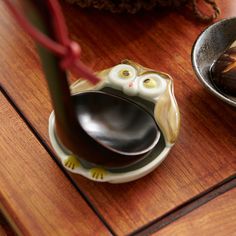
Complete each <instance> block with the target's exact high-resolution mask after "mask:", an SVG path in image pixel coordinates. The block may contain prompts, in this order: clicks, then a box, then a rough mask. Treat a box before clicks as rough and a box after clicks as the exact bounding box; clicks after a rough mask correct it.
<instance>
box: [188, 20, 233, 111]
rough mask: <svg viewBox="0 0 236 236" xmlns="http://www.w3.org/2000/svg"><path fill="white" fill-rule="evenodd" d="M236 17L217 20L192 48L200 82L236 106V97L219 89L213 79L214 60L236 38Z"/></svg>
mask: <svg viewBox="0 0 236 236" xmlns="http://www.w3.org/2000/svg"><path fill="white" fill-rule="evenodd" d="M235 29H236V17H234V18H229V19H224V20H221V21H218V22H216V23H215V24H213V25H211V26H209V27H208V28H207V29H205V30H204V31H203V32H202V33H201V34H200V36H199V37H198V38H197V40H196V42H195V44H194V46H193V49H192V65H193V69H194V71H195V73H196V75H197V79H198V80H199V82H200V83H201V84H202V85H203V86H204V87H205V88H206V89H207V90H208V91H209V92H210V93H212V94H213V95H215V96H216V97H218V98H220V99H221V100H223V101H224V102H226V103H228V104H230V105H232V106H235V107H236V98H235V97H232V96H228V95H226V94H224V93H222V92H221V91H219V90H218V89H217V88H216V87H215V86H214V84H213V83H212V81H211V78H210V73H209V71H210V68H211V66H212V64H213V63H214V61H216V60H217V59H218V58H219V56H220V55H221V54H222V53H223V52H224V51H225V50H226V49H227V48H228V47H229V46H230V45H231V44H232V43H233V42H234V41H235V40H236V30H235Z"/></svg>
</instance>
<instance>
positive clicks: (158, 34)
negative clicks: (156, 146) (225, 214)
mask: <svg viewBox="0 0 236 236" xmlns="http://www.w3.org/2000/svg"><path fill="white" fill-rule="evenodd" d="M219 5H220V6H221V8H222V17H230V16H234V15H235V12H236V2H235V1H234V0H229V1H227V2H223V1H219ZM0 10H1V12H2V14H1V16H0V20H1V24H0V55H1V56H0V67H1V76H0V83H1V85H2V86H3V88H4V89H5V90H6V92H7V93H8V94H9V95H10V97H11V98H12V99H13V101H14V102H15V103H16V105H17V106H18V107H19V109H20V110H21V111H22V113H23V114H24V115H25V117H26V118H27V119H28V120H29V122H30V123H31V124H32V126H33V127H34V128H35V130H36V131H37V132H38V133H39V134H40V136H41V137H42V139H43V140H44V141H45V142H46V143H47V144H48V145H50V144H49V139H48V133H47V122H48V116H49V114H50V112H51V109H52V108H51V105H50V99H49V95H48V92H47V86H46V83H45V81H44V79H43V75H42V72H41V69H40V65H39V61H38V58H37V55H36V53H35V51H34V46H33V43H32V40H31V39H29V38H28V37H27V36H26V35H25V34H24V33H23V32H22V31H21V30H20V29H19V27H18V26H16V23H15V22H14V21H13V20H12V19H11V17H10V16H9V15H8V14H7V12H6V10H5V8H4V6H3V4H2V3H0ZM63 10H64V13H65V16H66V20H67V23H68V26H69V29H70V32H71V36H72V38H74V39H75V40H77V41H79V43H80V44H81V47H82V49H83V53H82V60H83V61H84V62H85V63H87V64H88V65H90V66H91V67H92V68H93V69H94V70H101V69H103V68H106V67H110V66H113V65H115V64H117V63H119V62H120V61H121V60H122V59H124V58H129V59H132V60H134V61H137V62H138V63H140V64H142V65H144V66H148V67H151V68H153V69H156V70H160V71H164V72H168V73H169V74H171V75H172V76H173V78H174V83H175V94H176V98H177V101H178V103H179V106H180V111H181V115H182V124H181V131H180V137H179V139H178V141H177V143H176V146H175V147H174V149H173V150H172V151H171V153H170V155H169V157H168V158H167V159H166V161H165V162H164V163H163V164H162V165H161V166H160V167H159V168H158V169H157V170H156V171H154V172H153V173H152V174H150V175H148V176H147V177H145V178H143V179H141V180H139V181H135V182H133V183H129V184H123V185H110V184H98V183H93V182H91V181H88V180H86V179H84V178H82V177H80V176H76V177H75V176H72V177H73V178H74V180H75V182H76V184H77V185H78V186H79V188H80V189H81V190H82V191H83V192H84V193H85V194H86V195H87V196H88V198H89V199H90V201H91V202H92V204H93V205H94V206H95V207H96V208H97V209H98V211H99V212H100V213H101V215H102V216H103V217H104V219H105V220H106V221H107V222H108V223H109V224H110V225H111V226H112V228H113V229H114V230H115V232H116V233H117V234H120V235H122V234H127V233H130V232H132V231H133V230H135V229H137V228H139V227H141V226H143V225H145V224H147V223H149V222H151V221H153V220H154V219H156V218H158V217H160V216H162V215H164V214H165V213H166V212H169V211H171V210H172V209H174V208H176V207H177V206H178V205H180V204H182V203H184V202H186V201H187V200H189V199H190V198H192V197H194V196H196V195H197V194H199V193H201V192H202V191H205V190H206V189H208V188H209V187H211V186H212V185H215V184H216V183H218V182H220V181H222V180H223V179H225V178H226V177H228V176H230V175H232V174H233V173H235V171H236V159H235V153H236V146H235V143H236V124H235V120H236V113H235V110H234V109H233V108H231V107H229V106H228V105H226V104H224V103H222V102H221V101H219V100H217V99H216V98H215V97H213V96H211V95H209V94H208V93H207V92H206V91H205V90H204V89H203V88H202V87H201V85H199V83H198V82H197V81H196V79H195V75H194V73H193V71H192V67H191V61H190V54H191V48H192V45H193V42H194V41H195V39H196V37H197V36H198V34H199V33H200V32H201V31H202V29H203V28H204V27H206V25H202V24H199V23H196V22H194V21H192V18H191V17H189V15H188V14H185V11H182V12H177V13H176V12H167V11H166V12H165V11H163V12H158V11H152V12H149V13H140V14H138V15H134V16H133V15H128V16H127V15H123V14H122V15H113V14H110V13H107V12H100V11H96V10H81V9H79V8H77V7H73V6H70V5H68V4H65V3H63ZM75 79H76V78H73V77H72V78H71V81H75Z"/></svg>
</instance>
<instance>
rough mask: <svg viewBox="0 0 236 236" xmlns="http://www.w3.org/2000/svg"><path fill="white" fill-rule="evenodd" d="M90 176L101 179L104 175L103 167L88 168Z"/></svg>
mask: <svg viewBox="0 0 236 236" xmlns="http://www.w3.org/2000/svg"><path fill="white" fill-rule="evenodd" d="M90 173H91V177H92V178H93V179H101V180H103V178H104V176H105V175H106V171H105V169H103V168H92V169H91V170H90Z"/></svg>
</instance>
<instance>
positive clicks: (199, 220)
mask: <svg viewBox="0 0 236 236" xmlns="http://www.w3.org/2000/svg"><path fill="white" fill-rule="evenodd" d="M235 212H236V188H234V189H233V190H230V191H228V192H226V193H224V194H223V195H221V196H219V197H217V198H215V199H213V200H212V201H210V202H208V204H206V205H203V206H202V207H200V208H198V209H196V210H194V211H193V212H191V213H190V214H188V215H186V216H184V217H182V218H181V219H179V220H177V221H175V222H174V223H172V224H170V225H169V226H167V227H166V228H163V229H162V230H160V231H158V232H157V233H156V234H153V235H157V236H171V235H176V236H188V235H189V236H190V235H202V236H208V235H214V236H228V235H231V236H233V235H236V224H235V222H236V214H235Z"/></svg>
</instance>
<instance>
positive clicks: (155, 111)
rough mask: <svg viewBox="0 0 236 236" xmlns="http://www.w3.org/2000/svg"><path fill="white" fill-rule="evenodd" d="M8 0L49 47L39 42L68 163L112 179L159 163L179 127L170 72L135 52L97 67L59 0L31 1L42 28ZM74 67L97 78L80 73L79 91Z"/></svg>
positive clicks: (55, 129) (55, 126)
mask: <svg viewBox="0 0 236 236" xmlns="http://www.w3.org/2000/svg"><path fill="white" fill-rule="evenodd" d="M4 1H5V2H6V3H7V5H8V7H9V9H10V10H11V11H12V13H13V15H14V16H15V18H17V20H18V22H19V24H20V25H21V26H22V27H23V28H24V29H25V30H26V31H27V32H28V33H29V34H30V35H31V36H32V37H33V38H34V39H35V40H37V41H38V42H39V43H40V44H41V45H43V46H44V47H45V48H43V47H41V46H40V47H39V55H40V58H41V61H42V65H43V69H44V72H45V75H46V80H47V82H48V87H49V91H50V95H51V98H52V104H53V107H54V112H53V113H52V114H51V116H50V118H49V136H50V140H51V143H52V146H53V148H54V150H55V152H56V153H57V155H58V158H59V159H60V161H61V163H62V165H63V166H64V167H65V168H66V169H67V170H68V171H70V172H72V173H75V174H80V175H83V176H85V177H87V178H89V179H93V180H96V181H103V182H111V183H122V182H128V181H132V180H135V179H137V178H140V177H142V176H144V175H146V174H147V173H149V172H150V171H152V170H153V169H154V168H155V167H157V166H158V165H159V164H160V163H161V161H163V160H164V158H165V157H166V155H167V154H168V152H169V151H170V149H171V147H172V146H173V144H174V143H175V141H176V138H177V136H178V132H179V110H178V106H177V103H176V101H175V98H174V94H173V83H172V79H171V78H170V76H168V75H167V74H164V73H161V72H155V71H153V70H150V69H147V68H144V67H142V66H140V65H138V64H136V63H133V62H131V61H128V60H126V61H123V62H122V63H121V64H119V65H116V66H114V67H112V68H109V69H106V70H103V71H101V72H98V73H97V74H96V75H94V74H93V73H91V71H90V70H89V69H88V68H87V67H86V66H85V65H83V64H82V62H81V61H80V60H79V52H80V48H79V45H78V44H76V43H75V42H71V41H70V40H69V38H68V37H67V32H66V27H65V25H64V22H63V20H62V18H63V17H62V15H61V14H60V10H59V5H58V3H57V1H56V0H42V1H32V0H26V1H24V6H25V8H26V9H27V10H28V12H30V14H29V16H28V18H29V19H30V21H31V22H32V23H33V24H34V25H35V26H36V28H38V29H36V28H35V27H33V26H32V25H30V24H29V22H27V19H25V18H24V17H23V16H22V15H21V14H19V12H18V10H17V8H16V7H14V5H13V3H12V2H11V1H9V0H4ZM29 9H30V11H29ZM43 33H44V34H43ZM68 69H70V70H71V71H75V72H76V73H77V74H79V75H80V77H82V78H85V79H87V80H89V81H90V82H93V83H94V84H96V85H91V83H89V82H88V81H81V80H79V81H78V82H76V83H75V84H73V85H72V86H71V92H72V96H71V92H70V90H69V87H68V82H67V75H66V73H65V70H68ZM97 82H98V83H97ZM104 107H105V109H103V108H104ZM122 112H123V113H122ZM117 117H118V118H117ZM114 127H116V128H115V129H114ZM158 127H159V128H158ZM114 130H115V131H116V132H114ZM159 130H160V131H159ZM114 144H115V145H114ZM117 144H118V145H117Z"/></svg>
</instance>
